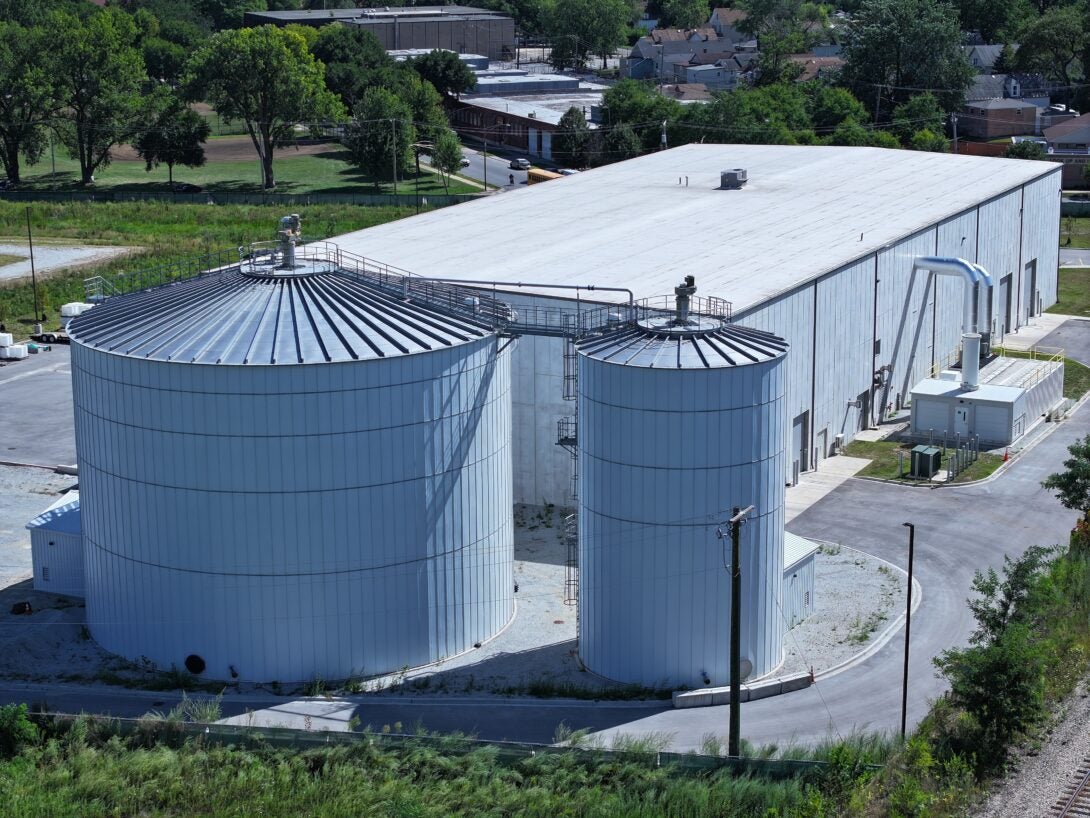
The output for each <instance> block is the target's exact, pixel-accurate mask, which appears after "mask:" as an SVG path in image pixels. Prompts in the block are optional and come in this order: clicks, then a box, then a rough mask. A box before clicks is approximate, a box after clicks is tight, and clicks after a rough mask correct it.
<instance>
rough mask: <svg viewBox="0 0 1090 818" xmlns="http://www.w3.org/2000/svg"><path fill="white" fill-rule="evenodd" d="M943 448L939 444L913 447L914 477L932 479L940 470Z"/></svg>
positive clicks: (912, 472)
mask: <svg viewBox="0 0 1090 818" xmlns="http://www.w3.org/2000/svg"><path fill="white" fill-rule="evenodd" d="M941 462H942V450H941V449H940V448H939V447H938V446H915V447H913V449H912V464H911V465H912V470H911V472H910V474H911V476H912V477H916V478H919V479H923V480H930V479H931V478H932V477H934V476H935V475H936V474H938V471H939V464H940V463H941Z"/></svg>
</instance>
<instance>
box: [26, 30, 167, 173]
mask: <svg viewBox="0 0 1090 818" xmlns="http://www.w3.org/2000/svg"><path fill="white" fill-rule="evenodd" d="M47 36H48V37H49V38H50V40H51V42H52V53H53V54H54V57H55V63H54V64H55V66H56V69H55V74H54V81H55V82H56V86H57V91H58V102H59V103H60V105H59V107H60V110H61V112H62V114H61V116H62V120H61V124H60V127H59V128H58V130H59V133H60V136H61V141H62V142H64V144H65V146H66V147H67V148H68V151H69V153H71V154H72V156H73V157H74V158H76V159H77V160H79V165H80V180H81V182H82V183H83V184H85V185H86V184H90V183H91V182H92V181H93V178H92V177H93V176H94V173H95V171H96V170H97V169H98V168H99V167H102V166H104V165H108V164H109V163H110V158H111V151H112V150H113V148H114V147H115V146H117V145H118V144H120V143H122V142H125V141H127V140H128V139H129V138H131V137H132V135H133V134H135V133H136V132H137V131H138V130H139V129H140V127H141V125H142V121H141V118H142V115H143V113H144V111H145V107H146V101H145V99H144V97H143V96H142V94H141V91H142V87H143V83H144V81H145V79H146V74H145V72H144V59H143V57H142V56H141V54H140V51H139V50H138V49H137V48H136V26H135V25H133V22H132V19H131V18H130V17H129V15H128V14H126V13H125V12H123V11H120V10H117V9H105V10H104V11H100V12H96V13H94V14H92V15H91V16H90V17H88V18H87V19H86V20H80V19H78V18H76V17H73V16H72V15H69V14H61V13H58V14H55V15H53V16H52V17H50V20H49V23H48V33H47Z"/></svg>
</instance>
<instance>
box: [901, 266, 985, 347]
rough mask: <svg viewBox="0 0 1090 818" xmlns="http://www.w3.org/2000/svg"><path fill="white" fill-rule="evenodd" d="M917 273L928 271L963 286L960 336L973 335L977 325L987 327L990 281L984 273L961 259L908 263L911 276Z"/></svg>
mask: <svg viewBox="0 0 1090 818" xmlns="http://www.w3.org/2000/svg"><path fill="white" fill-rule="evenodd" d="M920 270H929V271H930V272H932V273H936V274H938V275H949V276H955V277H958V278H961V279H962V280H963V281H964V282H965V307H964V312H963V315H962V321H961V331H962V333H975V332H977V331H978V328H979V327H980V325H981V323H985V324H990V321H988V316H989V313H990V306H991V298H990V294H991V289H992V277H991V275H990V274H989V273H988V271H987V270H985V269H984V268H983V267H981V266H980V265H979V264H974V263H973V262H971V261H966V260H965V259H963V258H942V257H940V256H919V257H918V258H917V259H916V260H915V261H914V262H913V263H912V272H913V274H915V273H916V272H918V271H920ZM980 285H983V286H980ZM981 319H983V321H982V320H981ZM985 328H986V327H985Z"/></svg>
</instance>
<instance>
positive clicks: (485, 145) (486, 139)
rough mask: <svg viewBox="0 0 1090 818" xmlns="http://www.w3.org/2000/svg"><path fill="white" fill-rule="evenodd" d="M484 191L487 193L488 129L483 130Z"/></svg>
mask: <svg viewBox="0 0 1090 818" xmlns="http://www.w3.org/2000/svg"><path fill="white" fill-rule="evenodd" d="M484 192H485V193H488V130H487V129H485V132H484Z"/></svg>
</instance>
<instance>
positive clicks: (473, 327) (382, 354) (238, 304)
mask: <svg viewBox="0 0 1090 818" xmlns="http://www.w3.org/2000/svg"><path fill="white" fill-rule="evenodd" d="M68 331H69V334H70V335H71V337H72V338H73V340H74V341H76V342H78V343H80V344H83V345H84V346H88V347H92V348H95V349H100V350H103V351H106V352H112V353H115V354H118V355H128V356H132V357H134V358H142V359H148V360H155V361H178V362H185V363H198V364H229V365H230V364H234V365H242V364H252V365H267V364H307V363H326V362H331V361H352V360H365V359H369V358H386V357H392V356H397V355H409V354H412V353H416V352H426V351H429V350H434V349H440V348H444V347H451V346H455V345H457V344H460V343H463V342H466V341H471V340H473V339H476V338H482V337H484V336H486V335H489V334H490V332H491V330H490V329H489V328H488V327H487V326H486V325H485V324H483V323H481V324H476V323H474V322H473V321H470V320H466V319H462V318H453V317H451V316H449V315H446V314H444V313H440V312H437V311H435V310H433V309H429V308H427V307H424V306H420V305H419V304H414V303H408V302H406V301H404V300H401V299H399V298H397V297H395V296H393V295H390V294H388V293H385V292H382V291H380V290H378V289H376V288H374V287H371V286H369V285H367V284H366V283H364V282H362V281H360V280H359V279H357V278H355V277H354V276H352V275H349V274H346V273H343V272H340V271H338V270H336V269H334V268H332V267H326V268H324V269H319V270H317V271H315V272H310V273H308V274H305V275H298V274H296V275H291V274H289V275H252V274H249V273H247V272H243V271H242V270H239V269H234V270H229V271H224V272H212V273H208V274H206V275H203V276H200V277H199V278H195V279H191V280H189V281H183V282H180V283H177V284H171V285H167V286H163V287H157V288H155V289H151V290H145V291H142V292H137V293H132V294H131V295H123V296H115V297H113V298H110V299H107V300H106V301H105V302H103V303H102V304H99V305H98V306H97V307H95V308H94V309H93V310H89V311H88V312H86V313H84V314H83V315H81V316H79V317H77V318H76V319H74V320H73V321H72V322H71V323H70V324H69V327H68Z"/></svg>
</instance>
